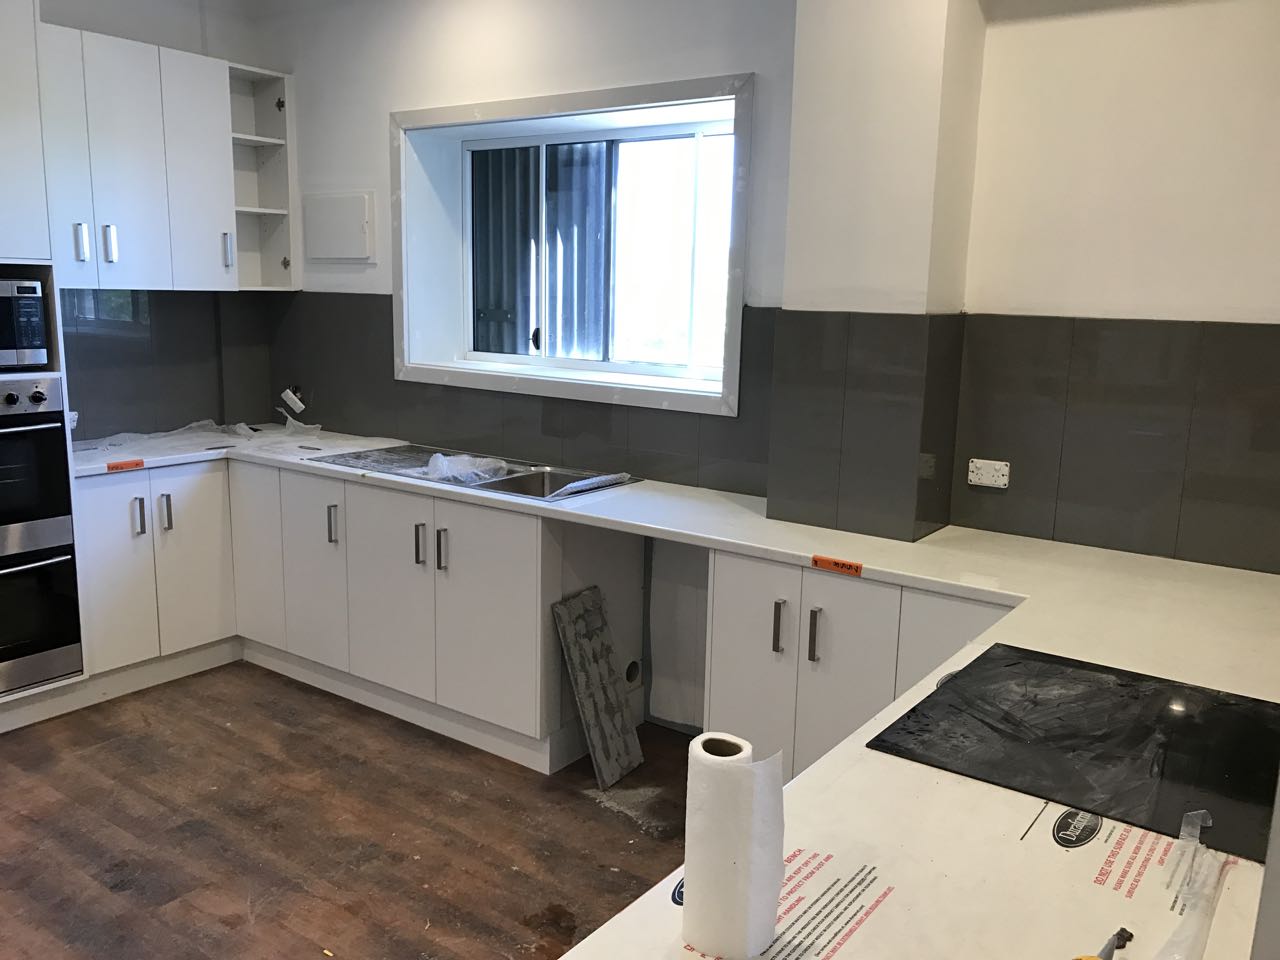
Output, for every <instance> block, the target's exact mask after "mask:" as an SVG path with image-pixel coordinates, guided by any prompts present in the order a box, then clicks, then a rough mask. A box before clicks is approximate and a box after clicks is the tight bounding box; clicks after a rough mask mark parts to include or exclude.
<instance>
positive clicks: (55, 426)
mask: <svg viewBox="0 0 1280 960" xmlns="http://www.w3.org/2000/svg"><path fill="white" fill-rule="evenodd" d="M61 429H62V424H60V423H36V424H33V425H31V426H29V427H5V428H4V429H0V433H34V432H35V431H37V430H61Z"/></svg>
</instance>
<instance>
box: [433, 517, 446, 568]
mask: <svg viewBox="0 0 1280 960" xmlns="http://www.w3.org/2000/svg"><path fill="white" fill-rule="evenodd" d="M436 569H437V570H448V569H449V528H448V527H440V528H439V529H437V530H436Z"/></svg>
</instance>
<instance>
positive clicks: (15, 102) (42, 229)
mask: <svg viewBox="0 0 1280 960" xmlns="http://www.w3.org/2000/svg"><path fill="white" fill-rule="evenodd" d="M0 38H2V39H3V50H2V51H0V130H2V131H3V133H0V260H48V259H49V220H48V210H47V209H46V206H45V184H44V156H43V141H42V139H41V131H40V89H39V81H38V79H37V72H36V15H35V6H34V4H33V3H32V0H0Z"/></svg>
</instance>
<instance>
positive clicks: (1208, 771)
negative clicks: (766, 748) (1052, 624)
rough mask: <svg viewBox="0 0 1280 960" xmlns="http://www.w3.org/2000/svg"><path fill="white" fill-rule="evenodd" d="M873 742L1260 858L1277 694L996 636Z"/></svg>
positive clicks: (1267, 818)
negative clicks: (1257, 695) (1196, 816)
mask: <svg viewBox="0 0 1280 960" xmlns="http://www.w3.org/2000/svg"><path fill="white" fill-rule="evenodd" d="M867 746H868V747H870V748H871V749H873V750H879V751H881V752H883V753H890V754H893V755H894V756H898V757H904V758H906V759H908V760H915V761H917V762H919V763H924V764H928V765H929V766H931V767H937V768H939V769H942V770H948V771H951V772H952V773H958V774H961V775H963V776H966V777H972V778H974V779H976V780H982V781H985V782H987V783H993V784H996V785H997V786H1001V787H1008V788H1009V789H1012V790H1018V791H1020V792H1022V793H1028V794H1031V795H1032V796H1036V797H1040V798H1042V799H1045V800H1050V801H1053V802H1054V803H1061V804H1064V805H1066V806H1069V807H1075V808H1077V809H1080V810H1086V811H1088V812H1090V813H1096V814H1098V815H1100V816H1103V817H1108V818H1111V819H1113V820H1120V821H1122V822H1125V823H1130V824H1133V825H1134V826H1137V827H1142V828H1144V829H1150V830H1155V831H1156V832H1157V833H1162V834H1166V835H1169V836H1173V837H1176V836H1178V833H1179V830H1180V829H1181V826H1182V816H1183V814H1184V813H1187V812H1188V811H1191V810H1201V809H1204V810H1208V811H1209V813H1210V814H1211V815H1212V816H1213V826H1212V827H1211V828H1209V829H1208V830H1206V831H1205V832H1204V833H1203V835H1202V837H1201V839H1202V840H1203V841H1204V842H1205V843H1206V844H1207V845H1208V846H1210V847H1212V848H1214V849H1216V850H1221V851H1224V852H1226V853H1231V854H1235V855H1237V856H1240V857H1244V858H1246V859H1249V860H1256V861H1258V862H1260V863H1261V862H1263V861H1265V859H1266V853H1267V839H1268V836H1269V833H1270V828H1271V813H1272V809H1271V808H1272V804H1273V802H1274V800H1275V791H1276V776H1277V769H1280V705H1277V704H1274V703H1269V702H1267V701H1265V700H1253V699H1250V698H1249V697H1240V696H1235V695H1234V694H1229V693H1222V692H1221V691H1218V690H1209V689H1206V688H1204V687H1192V686H1187V685H1186V684H1181V683H1174V682H1173V681H1170V680H1161V679H1159V678H1156V677H1148V676H1145V675H1143V674H1138V673H1127V672H1125V671H1122V670H1113V669H1110V668H1108V667H1102V666H1099V665H1097V664H1093V663H1084V662H1082V661H1079V660H1068V659H1065V658H1062V657H1055V656H1051V655H1049V654H1045V653H1037V652H1035V651H1032V650H1023V649H1021V648H1019V647H1010V646H1005V645H1003V644H996V645H995V646H993V647H991V649H990V650H988V651H986V652H985V653H983V654H982V655H981V656H979V657H978V658H977V659H976V660H974V661H973V662H972V663H970V664H969V665H968V666H966V667H964V668H963V669H962V670H959V671H958V672H956V673H955V674H953V675H952V676H951V677H950V678H948V679H946V680H945V681H943V682H942V683H941V684H940V685H939V686H938V689H937V690H935V691H934V692H933V693H931V694H930V695H929V696H928V697H926V698H925V699H924V700H923V701H921V702H920V703H919V704H918V705H917V706H916V707H915V708H913V709H912V710H911V711H910V712H908V713H907V714H905V715H904V716H903V717H902V718H900V719H899V720H898V721H897V722H896V723H894V724H893V725H892V726H890V727H889V728H888V729H887V730H885V731H884V732H883V733H881V734H880V735H879V736H878V737H876V738H875V739H874V740H872V741H871V742H870V743H868V744H867Z"/></svg>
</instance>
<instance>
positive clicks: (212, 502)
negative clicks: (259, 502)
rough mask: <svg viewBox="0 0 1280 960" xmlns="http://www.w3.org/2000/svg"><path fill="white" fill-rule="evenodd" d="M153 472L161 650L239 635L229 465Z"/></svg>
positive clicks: (199, 465)
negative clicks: (228, 479) (237, 633)
mask: <svg viewBox="0 0 1280 960" xmlns="http://www.w3.org/2000/svg"><path fill="white" fill-rule="evenodd" d="M150 473H151V503H152V514H153V516H154V517H155V518H156V522H155V550H156V596H157V598H158V603H159V609H160V652H161V653H164V654H170V653H177V652H178V651H179V650H189V649H191V648H192V647H198V646H201V645H203V644H206V643H212V642H213V641H215V640H221V639H223V638H224V637H231V636H234V635H235V632H236V608H235V586H234V583H233V574H232V568H231V502H230V496H229V494H228V490H227V464H226V462H225V461H221V460H219V461H213V462H210V463H186V464H181V465H179V466H173V467H160V468H158V469H155V470H151V471H150Z"/></svg>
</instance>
